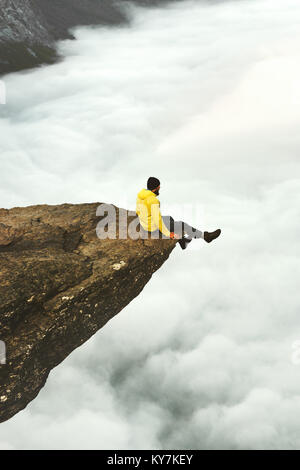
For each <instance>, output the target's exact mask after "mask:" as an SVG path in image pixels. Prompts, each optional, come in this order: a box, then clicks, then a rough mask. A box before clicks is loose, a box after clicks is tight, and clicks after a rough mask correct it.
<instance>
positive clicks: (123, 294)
mask: <svg viewBox="0 0 300 470" xmlns="http://www.w3.org/2000/svg"><path fill="white" fill-rule="evenodd" d="M98 206H99V203H95V204H80V205H71V204H64V205H60V206H47V205H41V206H31V207H26V208H14V209H10V210H6V209H0V263H1V264H0V298H1V305H0V341H4V343H5V345H6V364H2V365H0V422H2V421H5V420H7V419H9V418H10V417H12V416H13V415H15V414H16V413H17V412H18V411H20V410H22V409H23V408H25V407H26V405H27V404H28V403H29V402H30V401H31V400H33V399H34V398H35V397H36V395H37V394H38V393H39V391H40V389H41V388H42V387H43V386H44V384H45V382H46V379H47V377H48V374H49V372H50V371H51V369H53V367H55V366H57V365H58V364H59V363H60V362H61V361H63V360H64V359H65V358H66V357H67V356H68V354H70V353H71V352H72V351H73V350H74V349H75V348H77V347H78V346H80V345H81V344H83V343H84V342H85V341H87V340H88V339H89V338H90V337H91V336H92V335H94V334H95V333H96V332H97V331H98V330H99V329H100V328H102V327H103V326H104V325H105V323H106V322H107V321H109V320H110V319H111V318H112V317H113V316H114V315H116V314H117V313H118V312H120V311H121V310H122V309H123V308H124V307H125V306H126V305H127V304H128V303H129V302H130V301H131V300H132V299H134V298H135V297H136V296H137V295H139V293H140V292H141V290H142V289H143V288H144V286H145V284H146V283H147V282H148V281H149V280H150V278H151V276H152V274H153V273H154V272H155V271H156V270H157V269H159V268H160V266H161V265H162V264H163V263H164V262H165V261H166V259H167V258H168V257H169V255H170V253H171V252H172V250H173V249H174V247H175V245H176V242H175V241H173V240H167V239H164V240H143V239H141V238H138V235H135V239H132V238H130V237H126V234H127V233H128V231H129V233H130V228H128V227H129V224H130V222H132V221H133V220H134V219H135V218H136V215H135V213H132V212H127V211H125V210H124V209H118V208H115V210H116V213H117V223H116V229H117V238H115V239H114V238H111V237H112V236H113V231H112V232H109V237H108V238H106V239H99V237H98V236H97V234H96V227H97V224H99V221H100V222H101V220H102V223H103V221H104V218H103V215H102V216H101V217H100V216H97V215H96V209H97V207H98ZM110 207H111V208H112V209H113V208H114V207H115V206H110ZM126 216H127V217H128V219H127V221H126ZM104 217H106V213H105V215H104ZM105 220H106V219H105ZM132 236H133V233H131V237H132ZM149 308H150V306H149ZM1 344H2V345H3V343H1ZM99 360H101V358H99Z"/></svg>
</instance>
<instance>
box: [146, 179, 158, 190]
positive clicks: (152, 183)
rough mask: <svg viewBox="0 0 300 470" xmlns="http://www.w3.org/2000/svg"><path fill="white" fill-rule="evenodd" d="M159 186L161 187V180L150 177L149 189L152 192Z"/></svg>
mask: <svg viewBox="0 0 300 470" xmlns="http://www.w3.org/2000/svg"><path fill="white" fill-rule="evenodd" d="M159 185H160V181H159V179H157V178H154V176H150V178H148V181H147V189H150V191H152V189H155V188H157V186H159Z"/></svg>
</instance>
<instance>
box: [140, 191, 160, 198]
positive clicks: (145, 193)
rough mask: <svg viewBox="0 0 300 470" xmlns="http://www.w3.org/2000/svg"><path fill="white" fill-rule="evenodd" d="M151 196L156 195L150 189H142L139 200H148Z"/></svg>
mask: <svg viewBox="0 0 300 470" xmlns="http://www.w3.org/2000/svg"><path fill="white" fill-rule="evenodd" d="M150 196H154V197H156V196H155V194H154V193H153V192H152V191H150V189H142V190H141V191H140V192H139V193H138V198H139V199H147V197H150Z"/></svg>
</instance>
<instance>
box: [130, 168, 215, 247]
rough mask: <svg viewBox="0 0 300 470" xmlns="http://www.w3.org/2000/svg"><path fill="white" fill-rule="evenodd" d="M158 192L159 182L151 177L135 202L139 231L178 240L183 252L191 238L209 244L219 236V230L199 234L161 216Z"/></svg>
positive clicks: (167, 217)
mask: <svg viewBox="0 0 300 470" xmlns="http://www.w3.org/2000/svg"><path fill="white" fill-rule="evenodd" d="M159 190H160V181H159V179H157V178H154V177H153V176H151V177H150V178H149V179H148V181H147V189H142V190H141V191H140V192H139V193H138V195H137V200H136V213H137V215H138V217H139V221H140V225H141V230H144V231H146V232H151V237H152V238H156V237H155V236H153V235H154V233H155V234H158V233H159V234H161V235H162V236H163V237H164V238H171V239H176V240H179V244H180V246H181V248H182V249H183V250H184V249H185V248H186V247H187V245H188V243H190V242H191V241H192V239H193V238H203V240H205V241H206V242H207V243H210V242H211V241H213V240H214V239H215V238H217V237H218V236H219V235H220V234H221V230H220V229H218V230H215V231H214V232H201V231H200V230H198V229H196V228H194V227H191V226H190V225H188V224H186V223H185V222H182V221H175V220H174V219H173V217H171V216H169V215H166V216H163V217H162V216H161V213H160V202H159V200H158V199H157V196H158V195H159Z"/></svg>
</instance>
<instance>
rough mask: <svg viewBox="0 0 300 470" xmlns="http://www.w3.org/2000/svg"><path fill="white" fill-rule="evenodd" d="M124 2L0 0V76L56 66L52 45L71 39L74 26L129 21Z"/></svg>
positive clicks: (147, 0) (146, 0) (149, 0)
mask: <svg viewBox="0 0 300 470" xmlns="http://www.w3.org/2000/svg"><path fill="white" fill-rule="evenodd" d="M124 1H128V0H118V1H115V0H0V75H2V74H5V73H8V72H13V71H17V70H23V69H26V68H31V67H35V66H37V65H39V64H43V63H53V62H55V61H56V60H57V59H58V57H57V53H56V49H55V41H56V40H57V39H66V38H73V35H72V33H71V32H70V28H72V27H74V26H78V25H97V24H105V25H117V24H121V23H124V22H126V21H128V19H127V16H126V13H125V11H124V9H123V8H122V2H124ZM162 1H164V2H168V1H171V0H132V2H134V3H137V4H140V5H147V6H149V5H155V4H159V3H162ZM173 1H175V0H173ZM176 1H178V0H176Z"/></svg>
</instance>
